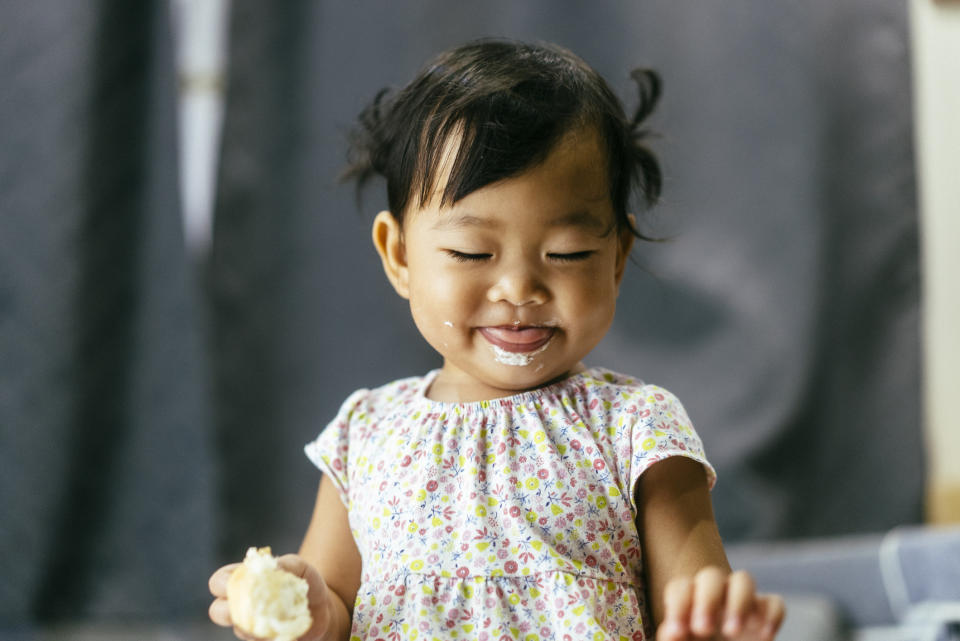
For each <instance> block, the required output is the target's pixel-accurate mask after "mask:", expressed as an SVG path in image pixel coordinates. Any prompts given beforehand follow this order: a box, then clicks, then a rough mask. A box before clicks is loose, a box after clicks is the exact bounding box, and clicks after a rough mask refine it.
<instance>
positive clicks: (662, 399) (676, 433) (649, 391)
mask: <svg viewBox="0 0 960 641" xmlns="http://www.w3.org/2000/svg"><path fill="white" fill-rule="evenodd" d="M630 400H631V403H630V405H631V410H632V412H631V413H632V414H633V420H632V421H631V422H630V434H629V439H626V442H625V444H626V445H628V447H629V453H628V456H626V457H622V458H621V465H624V464H625V467H626V469H624V470H621V473H622V474H623V478H625V479H628V480H629V490H630V505H631V507H632V509H633V511H634V514H636V510H637V505H636V504H635V496H636V489H637V483H638V481H639V480H640V477H641V476H642V475H643V473H644V472H645V471H646V470H648V469H649V468H650V466H651V465H653V464H654V463H657V462H658V461H662V460H664V459H667V458H670V457H672V456H685V457H687V458H690V459H693V460H695V461H698V462H699V463H701V464H702V465H703V467H704V471H705V472H706V474H707V485H708V486H709V487H710V488H711V489H712V488H713V486H714V484H715V483H716V479H717V474H716V471H715V470H714V469H713V466H712V465H711V464H710V462H709V461H708V460H707V457H706V454H705V453H704V450H703V443H702V441H701V440H700V436H699V435H698V434H697V433H696V431H695V430H694V429H693V425H692V424H691V422H690V418H689V417H688V416H687V412H686V410H685V409H684V408H683V405H682V404H681V403H680V400H679V399H678V398H677V397H676V396H674V395H673V394H672V393H670V392H669V391H667V390H665V389H663V388H662V387H658V386H656V385H649V384H647V385H643V386H642V387H640V388H638V389H637V390H636V391H635V393H634V395H633V398H632V399H630Z"/></svg>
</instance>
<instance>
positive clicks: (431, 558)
mask: <svg viewBox="0 0 960 641" xmlns="http://www.w3.org/2000/svg"><path fill="white" fill-rule="evenodd" d="M439 560H440V557H439V556H437V555H436V554H431V555H430V556H428V557H427V563H429V564H430V565H433V564H434V563H436V562H437V561H439Z"/></svg>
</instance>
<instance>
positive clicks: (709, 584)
mask: <svg viewBox="0 0 960 641" xmlns="http://www.w3.org/2000/svg"><path fill="white" fill-rule="evenodd" d="M725 592H726V574H725V573H724V572H723V571H722V570H720V568H716V567H707V568H704V569H702V570H700V571H699V572H697V575H696V576H695V577H694V579H693V612H692V619H691V622H690V629H691V630H693V632H694V634H697V635H698V636H703V637H707V636H710V635H712V634H713V633H714V632H716V630H717V624H718V619H719V615H720V610H721V609H722V607H723V599H724V594H725Z"/></svg>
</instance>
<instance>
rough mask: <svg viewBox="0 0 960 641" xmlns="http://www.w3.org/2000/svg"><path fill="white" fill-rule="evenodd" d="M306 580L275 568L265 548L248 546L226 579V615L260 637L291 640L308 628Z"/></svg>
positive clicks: (242, 627)
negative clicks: (228, 612) (244, 555)
mask: <svg viewBox="0 0 960 641" xmlns="http://www.w3.org/2000/svg"><path fill="white" fill-rule="evenodd" d="M307 591H308V586H307V582H306V580H304V579H301V578H300V577H298V576H295V575H293V574H291V573H289V572H285V571H283V570H281V569H280V568H279V567H277V559H276V557H274V556H273V555H272V554H271V553H270V548H269V547H264V548H259V549H257V548H250V549H249V550H247V556H246V558H244V560H243V565H241V566H240V567H238V568H237V569H236V570H234V572H233V574H231V575H230V579H229V580H228V581H227V600H228V601H229V603H230V618H231V619H233V624H234V625H235V626H237V627H238V628H240V629H242V630H244V631H245V632H248V633H249V634H252V635H254V636H256V637H260V638H261V639H274V640H275V641H294V640H295V639H297V638H299V637H300V636H301V635H302V634H303V633H304V632H306V631H307V630H309V629H310V625H311V624H312V623H313V619H312V618H311V617H310V608H309V607H308V601H307Z"/></svg>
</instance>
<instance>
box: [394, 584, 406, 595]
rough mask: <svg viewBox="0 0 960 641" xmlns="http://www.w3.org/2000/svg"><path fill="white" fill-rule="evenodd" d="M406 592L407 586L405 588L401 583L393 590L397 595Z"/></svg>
mask: <svg viewBox="0 0 960 641" xmlns="http://www.w3.org/2000/svg"><path fill="white" fill-rule="evenodd" d="M406 593H407V588H405V587H404V586H402V585H398V586H397V589H396V590H395V591H394V594H396V595H397V596H403V595H404V594H406Z"/></svg>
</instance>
